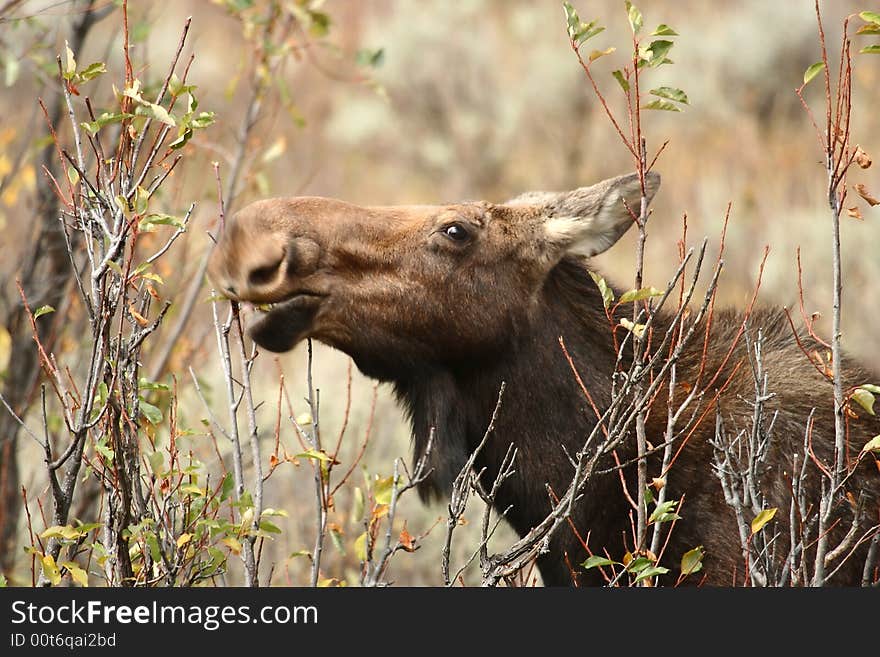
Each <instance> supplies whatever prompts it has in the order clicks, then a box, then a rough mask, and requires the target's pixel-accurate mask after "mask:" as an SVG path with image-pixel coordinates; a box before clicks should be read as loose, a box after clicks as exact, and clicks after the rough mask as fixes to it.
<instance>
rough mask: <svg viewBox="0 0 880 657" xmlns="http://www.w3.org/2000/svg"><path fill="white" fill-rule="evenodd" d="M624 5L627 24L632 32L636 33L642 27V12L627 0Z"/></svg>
mask: <svg viewBox="0 0 880 657" xmlns="http://www.w3.org/2000/svg"><path fill="white" fill-rule="evenodd" d="M625 5H626V13H627V17H628V18H629V26H630V28H632V31H633V34H638V33H639V30H641V29H642V12H640V11H639V9H638V7H636V6H635V5H634V4H633V3H631V2H630V1H629V0H627V1H626V3H625Z"/></svg>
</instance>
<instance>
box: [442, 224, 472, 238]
mask: <svg viewBox="0 0 880 657" xmlns="http://www.w3.org/2000/svg"><path fill="white" fill-rule="evenodd" d="M443 234H444V235H446V237H448V238H449V239H451V240H452V241H453V242H464V241H465V240H467V239H468V238H469V237H470V233H469V232H468V229H467V228H465V227H464V226H463V225H462V224H449V225H448V226H446V228H444V229H443Z"/></svg>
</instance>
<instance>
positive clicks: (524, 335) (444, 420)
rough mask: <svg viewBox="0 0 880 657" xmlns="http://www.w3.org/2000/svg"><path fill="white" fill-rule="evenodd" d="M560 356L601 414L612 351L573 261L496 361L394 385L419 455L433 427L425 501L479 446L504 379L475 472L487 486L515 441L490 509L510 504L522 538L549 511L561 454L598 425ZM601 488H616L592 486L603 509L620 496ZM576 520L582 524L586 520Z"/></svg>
mask: <svg viewBox="0 0 880 657" xmlns="http://www.w3.org/2000/svg"><path fill="white" fill-rule="evenodd" d="M560 338H561V340H562V342H563V343H564V345H565V351H563V348H562V345H561V344H560ZM566 352H567V353H568V356H570V357H571V362H572V364H573V365H574V368H576V370H577V372H578V374H579V376H580V378H581V380H582V381H583V383H584V386H585V387H586V388H587V390H588V391H589V393H590V398H591V399H592V403H594V404H595V405H596V406H597V408H598V409H599V410H600V411H601V410H602V409H604V408H605V407H607V405H608V403H609V402H610V390H611V376H612V374H613V371H614V366H615V361H616V353H615V350H614V346H613V342H612V337H611V331H610V329H609V325H608V319H607V318H606V315H605V312H604V308H603V305H602V298H601V295H600V293H599V291H598V289H597V288H596V285H595V284H594V283H593V281H592V280H590V277H589V275H588V273H587V271H586V269H585V267H584V264H583V262H582V261H580V260H577V259H566V260H564V261H562V262H561V263H560V264H559V265H557V266H556V267H555V268H554V270H553V271H552V272H551V274H550V276H549V277H548V280H547V282H546V283H545V285H544V288H543V290H542V291H541V292H540V296H539V299H538V302H537V304H536V306H535V308H534V311H533V312H530V313H528V319H527V320H526V321H524V323H523V325H518V327H517V334H516V335H514V336H512V337H511V339H510V341H509V344H508V345H507V349H506V350H505V351H504V352H503V354H502V355H500V356H499V357H497V358H495V359H492V360H489V361H488V362H481V363H480V364H479V366H477V367H470V368H469V367H465V366H461V365H455V366H452V367H437V368H435V369H432V370H431V371H430V372H429V373H428V374H427V376H425V375H424V373H421V372H420V373H419V375H418V376H414V377H412V378H410V379H406V380H398V381H396V382H395V388H396V391H397V394H398V397H399V398H400V399H401V401H402V402H403V404H404V406H405V407H406V409H407V410H408V411H409V415H410V419H411V421H412V428H413V437H414V443H415V444H414V447H415V458H416V459H418V458H419V457H420V455H422V454H423V453H424V451H425V449H426V448H427V445H428V440H429V436H431V435H432V431H433V436H434V439H433V444H432V447H431V452H430V453H429V456H428V460H427V462H428V464H429V466H430V467H432V468H433V474H432V477H431V478H430V479H429V480H428V481H426V482H425V483H424V485H423V486H422V488H421V489H420V493H421V494H422V496H423V497H432V496H434V495H437V496H440V495H442V494H443V493H448V492H449V489H450V487H451V485H452V481H453V480H454V478H455V476H456V475H457V474H458V472H459V471H460V469H461V468H462V466H463V465H464V464H465V462H466V460H467V457H468V455H469V454H470V453H471V452H472V451H473V450H474V448H476V447H477V445H478V444H479V443H480V441H481V440H482V438H483V436H484V434H485V432H486V428H487V426H488V424H489V421H490V418H491V417H492V413H493V410H494V408H495V406H496V404H497V402H498V396H499V390H500V387H501V384H502V382H504V384H505V386H506V387H505V391H504V394H503V398H502V400H501V405H500V408H499V412H498V415H497V419H496V423H495V430H494V432H493V434H492V435H491V436H490V437H489V439H488V440H487V442H486V445H485V447H484V448H483V450H482V452H481V454H480V455H479V458H478V459H477V462H476V466H477V469H478V470H483V471H484V475H483V476H484V480H485V482H486V483H488V484H491V482H492V480H493V479H494V477H495V476H496V475H497V473H498V471H499V468H500V467H501V463H502V461H503V459H504V456H505V454H506V452H507V450H508V448H509V447H510V445H511V444H513V445H514V447H515V448H516V450H517V457H516V465H515V468H516V474H515V475H514V476H513V477H511V478H510V479H509V480H508V481H507V482H505V484H504V486H503V487H502V489H501V491H500V494H499V499H497V500H496V505H497V506H498V507H499V508H505V509H506V508H507V507H508V506H509V507H510V510H509V511H508V515H507V518H508V520H509V521H510V522H511V524H512V525H513V527H514V529H515V530H516V531H518V532H519V533H520V534H523V533H525V532H527V531H528V530H529V529H530V528H531V527H533V526H534V525H535V524H537V523H538V522H540V521H541V520H542V519H543V518H544V517H545V516H546V514H547V512H548V511H549V510H550V507H551V501H550V499H549V493H548V490H547V486H548V485H549V486H550V488H551V489H552V490H553V492H554V493H555V494H557V495H561V494H562V493H563V492H564V491H565V489H566V488H567V486H568V484H569V483H570V481H571V476H572V473H573V470H572V466H571V463H570V461H569V459H568V457H567V456H566V452H567V453H568V454H569V455H574V454H575V453H577V451H578V450H579V449H580V448H581V447H582V445H583V441H584V440H585V438H586V437H587V436H588V435H589V433H590V431H591V430H592V429H593V427H594V425H595V423H596V413H595V411H594V410H593V408H592V407H591V405H590V401H588V399H587V398H586V396H585V395H584V393H583V390H582V389H581V387H580V385H579V384H578V382H577V379H576V378H575V375H574V372H573V370H572V366H571V365H570V364H569V362H568V357H567V356H566ZM624 366H626V364H624ZM604 486H608V487H611V486H619V480H618V479H617V478H616V477H603V478H598V479H597V481H596V482H591V484H590V488H591V489H592V493H591V495H593V496H595V498H596V499H602V500H603V501H602V502H601V505H600V506H601V507H602V509H603V512H607V510H608V508H607V504H608V502H607V500H608V499H611V498H614V499H616V498H619V497H621V496H620V495H604V494H602V491H601V490H599V489H600V488H601V487H604ZM588 494H590V491H588ZM585 506H589V503H588V504H587V505H585ZM620 517H625V513H622V514H621V515H620ZM581 520H582V521H583V522H585V523H588V524H589V518H586V517H585V518H581ZM597 538H599V539H600V540H601V539H603V538H605V537H597Z"/></svg>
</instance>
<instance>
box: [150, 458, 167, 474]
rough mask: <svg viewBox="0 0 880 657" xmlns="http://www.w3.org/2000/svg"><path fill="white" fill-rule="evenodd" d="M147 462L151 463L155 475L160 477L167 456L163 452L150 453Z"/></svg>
mask: <svg viewBox="0 0 880 657" xmlns="http://www.w3.org/2000/svg"><path fill="white" fill-rule="evenodd" d="M147 461H148V462H149V463H150V470H152V471H153V474H156V475H158V474H159V473H160V472H162V468H163V467H164V466H165V455H164V454H163V453H162V452H150V453H149V454H148V455H147Z"/></svg>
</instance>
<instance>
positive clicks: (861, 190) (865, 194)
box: [853, 183, 880, 206]
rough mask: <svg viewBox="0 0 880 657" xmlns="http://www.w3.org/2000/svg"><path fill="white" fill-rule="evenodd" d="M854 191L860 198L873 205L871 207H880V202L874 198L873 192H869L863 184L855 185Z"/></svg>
mask: <svg viewBox="0 0 880 657" xmlns="http://www.w3.org/2000/svg"><path fill="white" fill-rule="evenodd" d="M853 189H855V190H856V193H857V194H858V195H859V196H861V197H862V198H863V199H865V201H867V203H868V205H871V206H874V205H880V201H878V200H877V199H876V198H874V197H873V196H872V195H871V192H869V191H868V188H867V187H865V186H864V185H863V184H861V183H859V184H858V185H853Z"/></svg>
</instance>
